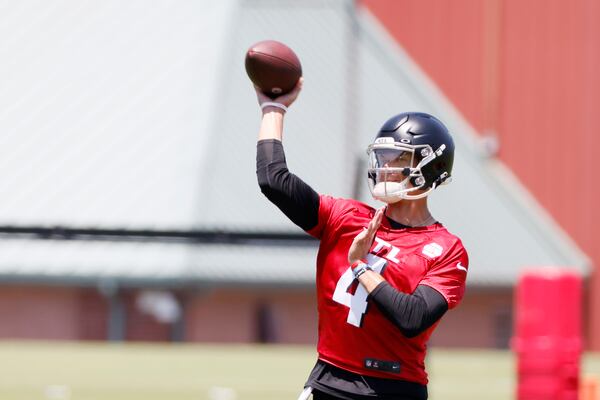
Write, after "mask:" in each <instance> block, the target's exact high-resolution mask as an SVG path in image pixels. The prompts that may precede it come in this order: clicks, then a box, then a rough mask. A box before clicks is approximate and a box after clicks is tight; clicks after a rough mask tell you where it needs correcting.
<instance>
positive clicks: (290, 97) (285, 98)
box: [254, 77, 304, 107]
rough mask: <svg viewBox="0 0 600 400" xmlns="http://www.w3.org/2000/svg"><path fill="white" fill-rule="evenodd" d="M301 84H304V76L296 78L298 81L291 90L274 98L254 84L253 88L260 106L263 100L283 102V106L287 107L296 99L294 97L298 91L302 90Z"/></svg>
mask: <svg viewBox="0 0 600 400" xmlns="http://www.w3.org/2000/svg"><path fill="white" fill-rule="evenodd" d="M303 84H304V78H303V77H300V79H298V83H297V84H296V86H295V87H294V88H293V89H292V91H291V92H289V93H286V94H282V95H281V96H278V97H275V98H274V99H273V98H271V97H269V96H267V95H266V94H264V93H263V92H262V91H261V90H260V89H259V88H258V87H257V86H256V85H255V86H254V90H255V91H256V97H257V98H258V104H260V105H261V106H262V104H263V103H265V102H273V103H279V104H283V105H284V106H286V107H289V106H291V105H292V103H293V102H294V101H296V98H297V97H298V95H299V94H300V91H301V90H302V85H303Z"/></svg>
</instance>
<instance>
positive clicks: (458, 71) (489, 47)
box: [0, 0, 600, 350]
mask: <svg viewBox="0 0 600 400" xmlns="http://www.w3.org/2000/svg"><path fill="white" fill-rule="evenodd" d="M0 8H1V9H2V12H1V13H0V31H2V33H3V34H2V39H1V40H0V55H2V57H1V59H2V60H3V62H2V63H1V65H0V71H1V72H2V73H0V88H1V89H0V141H1V144H2V146H1V148H2V157H0V189H1V190H0V196H1V197H0V283H1V286H0V337H2V338H32V339H73V340H151V341H206V342H269V343H271V342H274V343H312V342H314V341H315V339H316V331H317V327H316V301H315V299H314V268H315V267H314V265H315V255H316V250H317V242H315V241H313V240H312V239H310V238H309V237H308V236H307V235H305V234H304V233H303V232H301V231H300V230H299V229H298V228H297V227H295V226H294V225H293V224H291V223H290V222H288V221H287V220H286V219H285V217H284V216H283V215H281V213H280V212H279V210H277V209H276V208H275V207H274V206H273V205H271V204H270V203H269V202H268V201H267V200H266V199H265V198H263V197H262V195H261V194H260V190H259V188H258V185H257V184H256V177H255V163H254V159H255V143H256V136H257V131H258V124H259V117H260V112H259V109H258V105H257V103H256V99H255V95H254V93H253V90H252V86H251V84H250V82H249V80H248V78H247V77H246V75H245V71H244V67H243V61H244V56H245V51H246V50H247V49H248V48H249V47H250V46H251V45H252V44H253V43H255V42H257V41H259V40H263V39H276V40H279V41H282V42H284V43H286V44H288V45H289V46H290V47H292V48H293V49H294V50H295V51H296V53H297V54H298V55H299V57H300V59H301V61H302V63H303V70H304V76H305V89H304V90H303V92H302V94H301V96H300V98H299V100H298V101H297V103H296V104H294V106H293V108H292V110H291V111H290V112H289V114H288V116H287V117H286V132H285V147H286V154H287V160H288V165H289V166H290V169H291V170H292V171H293V172H294V173H296V174H297V175H299V176H300V177H302V178H303V179H304V180H305V181H306V182H308V183H309V184H311V186H313V188H315V190H317V191H319V192H321V193H328V194H332V195H334V196H341V197H355V198H358V199H361V200H363V201H365V202H368V203H370V204H373V205H375V203H374V202H373V201H372V200H371V199H370V198H369V197H370V196H369V192H368V188H367V186H366V179H365V175H366V174H365V171H364V169H365V165H366V154H365V149H366V146H367V145H368V143H369V142H370V141H371V140H372V138H373V136H374V134H375V133H376V132H377V130H378V129H379V127H380V126H381V124H382V123H383V122H384V121H385V120H386V119H387V118H388V117H390V116H392V115H394V114H396V113H399V112H403V111H408V110H421V111H426V112H430V113H432V114H434V115H436V116H438V117H440V118H441V119H442V120H443V121H444V122H446V124H447V125H448V126H449V128H450V129H451V131H452V132H453V134H454V136H455V139H456V143H457V154H456V161H455V174H454V175H455V179H454V182H453V183H452V184H451V185H450V186H447V187H444V188H441V189H440V190H438V191H436V192H435V193H434V194H433V196H432V197H431V204H432V209H433V212H434V215H435V216H436V217H437V218H438V219H439V220H440V221H442V222H443V223H444V224H445V225H446V226H447V227H448V228H449V229H450V230H451V231H452V232H455V233H457V234H458V235H459V236H460V237H461V238H463V241H464V243H465V245H466V247H467V249H468V250H469V253H470V258H471V263H470V271H469V277H468V290H467V295H466V297H465V299H464V301H463V304H462V305H461V307H459V308H458V309H457V310H455V311H452V312H451V313H449V314H448V315H447V316H446V317H445V318H444V321H443V322H442V323H441V325H440V327H439V329H438V330H437V331H436V333H435V334H434V336H433V338H432V344H434V345H439V346H473V347H490V346H491V347H506V346H507V345H508V342H509V338H510V335H511V330H512V325H511V324H512V294H513V287H514V285H515V283H516V281H517V277H518V276H519V274H520V272H521V271H523V269H525V268H528V267H532V266H533V267H538V266H556V267H561V268H567V269H572V270H575V271H578V272H580V273H582V274H584V275H585V276H586V277H588V290H587V299H586V308H585V310H583V312H585V321H587V323H588V326H587V339H588V347H589V348H590V349H594V350H599V349H600V295H598V293H599V292H598V291H599V289H600V280H599V278H598V275H597V274H595V273H594V266H595V265H597V264H598V261H599V260H600V252H599V251H600V250H598V246H597V245H596V246H595V244H596V242H597V241H595V240H594V238H595V236H594V233H593V232H592V226H593V225H594V223H595V222H600V215H599V212H598V210H597V209H596V208H595V207H596V203H595V201H598V200H599V193H598V190H597V189H596V187H595V183H596V181H597V179H596V178H594V177H593V176H594V171H593V162H594V154H593V150H594V149H595V148H600V146H598V145H600V143H599V139H598V138H597V136H596V135H594V133H595V132H594V130H593V128H594V126H593V125H592V123H593V118H592V115H593V112H594V110H593V105H595V104H598V102H599V100H600V98H599V97H600V78H599V77H598V76H597V74H596V70H597V69H598V68H597V67H599V66H600V52H599V51H598V48H600V46H599V44H600V43H599V42H600V32H599V30H600V27H598V25H597V24H595V23H594V22H595V21H596V20H597V19H598V17H599V16H600V6H598V5H597V3H596V2H594V1H592V0H578V1H574V2H569V3H567V2H563V1H558V0H551V1H542V0H537V1H533V0H527V1H517V0H505V1H500V0H489V1H484V2H482V1H477V0H460V1H453V2H442V1H435V0H426V1H423V0H420V1H417V0H402V1H393V0H363V1H349V0H305V1H301V2H300V1H292V0H289V1H288V0H282V1H272V0H224V1H219V2H211V1H199V0H198V1H176V2H175V1H166V0H164V1H156V2H152V3H148V2H145V1H141V0H140V1H129V2H125V3H123V2H119V1H116V0H109V1H102V2H99V1H91V2H76V1H72V0H58V1H54V2H43V1H33V0H25V1H20V2H8V1H7V2H3V3H0ZM586 254H587V255H586Z"/></svg>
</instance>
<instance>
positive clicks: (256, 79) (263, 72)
mask: <svg viewBox="0 0 600 400" xmlns="http://www.w3.org/2000/svg"><path fill="white" fill-rule="evenodd" d="M246 73H247V74H248V77H249V78H250V80H251V81H252V82H253V83H254V84H255V85H256V86H258V87H259V88H260V89H261V90H262V92H263V93H265V94H266V95H268V96H269V97H272V98H275V97H277V96H279V95H282V94H285V93H287V92H289V91H290V90H292V89H293V88H294V86H296V83H297V82H298V79H299V78H300V77H301V76H302V65H300V60H299V59H298V56H297V55H296V53H294V51H293V50H292V49H290V48H289V47H287V46H286V45H285V44H283V43H281V42H277V41H275V40H263V41H262V42H258V43H256V44H254V45H252V46H251V47H250V48H249V49H248V52H246Z"/></svg>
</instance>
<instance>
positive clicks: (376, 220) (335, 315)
mask: <svg viewBox="0 0 600 400" xmlns="http://www.w3.org/2000/svg"><path fill="white" fill-rule="evenodd" d="M301 89H302V78H301V79H300V81H299V83H298V85H297V86H296V88H295V89H294V90H293V91H292V92H290V93H288V94H285V95H283V96H280V97H277V98H276V99H270V98H268V97H266V96H265V95H264V94H262V93H261V92H260V90H257V96H258V100H259V103H260V106H261V109H262V121H261V125H260V132H259V137H258V144H257V160H256V162H257V176H258V183H259V186H260V188H261V191H262V193H263V194H264V195H265V196H266V197H267V198H268V199H269V200H270V201H271V202H273V203H274V204H275V205H276V206H277V207H278V208H279V209H280V210H281V211H282V212H283V213H284V214H285V215H286V216H287V217H288V218H289V219H290V220H291V221H292V222H294V223H295V224H296V225H298V226H299V227H301V228H302V229H304V230H305V231H306V232H307V233H308V234H310V235H312V236H314V237H316V238H317V239H319V240H320V245H319V253H318V256H317V270H316V285H317V306H318V313H319V332H318V345H317V351H318V360H317V362H316V365H315V367H314V368H313V370H312V372H311V373H310V375H309V377H308V380H307V382H306V384H305V389H304V391H303V392H302V394H301V398H308V396H310V394H311V393H312V396H313V398H314V399H317V400H318V399H373V398H377V399H396V400H398V399H418V400H421V399H427V383H428V380H427V373H426V371H425V353H426V345H427V341H428V339H429V337H430V336H431V333H432V332H433V330H434V329H435V327H436V326H437V324H438V322H439V321H440V318H441V317H442V316H443V315H444V314H445V313H446V312H447V311H448V310H450V309H452V308H454V307H456V306H457V305H458V303H459V302H460V301H461V299H462V297H463V294H464V291H465V281H466V274H467V270H468V264H469V261H468V256H467V252H466V250H465V248H464V247H463V245H462V243H461V241H460V239H458V238H457V237H456V236H454V235H453V234H451V233H450V232H448V230H446V228H445V227H444V226H443V225H442V224H441V223H439V222H438V221H437V220H436V219H435V218H434V217H433V216H432V215H431V213H430V212H429V209H428V206H427V196H428V195H429V194H431V193H432V192H433V191H434V190H435V189H436V188H437V187H438V186H440V185H442V184H444V183H448V182H449V181H450V178H451V173H452V164H453V159H454V142H453V140H452V137H451V136H450V134H449V132H448V130H447V129H446V127H445V126H444V124H443V123H442V122H441V121H439V120H438V119H437V118H435V117H433V116H431V115H429V114H425V113H416V112H415V113H402V114H398V115H396V116H393V117H392V118H390V119H389V120H388V121H386V122H385V123H384V124H383V126H382V127H381V129H380V130H379V132H378V133H377V135H376V136H375V139H374V141H373V142H372V143H371V144H370V145H369V146H368V148H367V154H368V156H369V163H368V169H367V178H368V183H369V187H370V190H371V194H372V195H373V197H374V198H375V199H377V200H380V201H382V202H383V203H384V204H385V205H384V207H382V208H380V209H378V210H376V209H373V208H372V207H370V206H368V205H366V204H364V203H361V202H359V201H356V200H350V199H340V198H334V197H331V196H328V195H324V194H319V193H316V192H315V191H314V190H313V189H312V188H311V187H310V186H309V185H308V184H306V183H305V182H303V181H302V180H301V179H300V178H298V177H297V176H295V175H294V174H292V173H290V172H289V170H288V168H287V164H286V160H285V154H284V150H283V145H282V135H283V120H284V116H285V113H286V112H287V108H288V107H289V106H290V105H291V104H292V103H293V102H294V100H295V99H296V97H297V96H298V94H299V93H300V91H301Z"/></svg>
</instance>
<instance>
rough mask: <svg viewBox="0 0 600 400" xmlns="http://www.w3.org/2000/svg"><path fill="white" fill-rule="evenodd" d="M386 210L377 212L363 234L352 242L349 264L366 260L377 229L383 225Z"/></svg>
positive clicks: (381, 209) (349, 251) (382, 209)
mask: <svg viewBox="0 0 600 400" xmlns="http://www.w3.org/2000/svg"><path fill="white" fill-rule="evenodd" d="M384 209H385V208H380V209H379V210H377V211H376V212H375V216H374V217H373V219H372V220H371V221H369V225H368V226H367V227H366V228H363V230H362V232H360V233H359V234H358V235H356V237H355V238H354V240H353V241H352V245H350V250H348V262H349V263H350V264H353V263H355V262H356V261H359V260H361V259H364V258H365V257H366V256H367V254H368V253H369V249H370V248H371V245H372V244H373V240H374V239H375V234H376V233H377V229H379V225H381V220H382V218H383V212H384Z"/></svg>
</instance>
